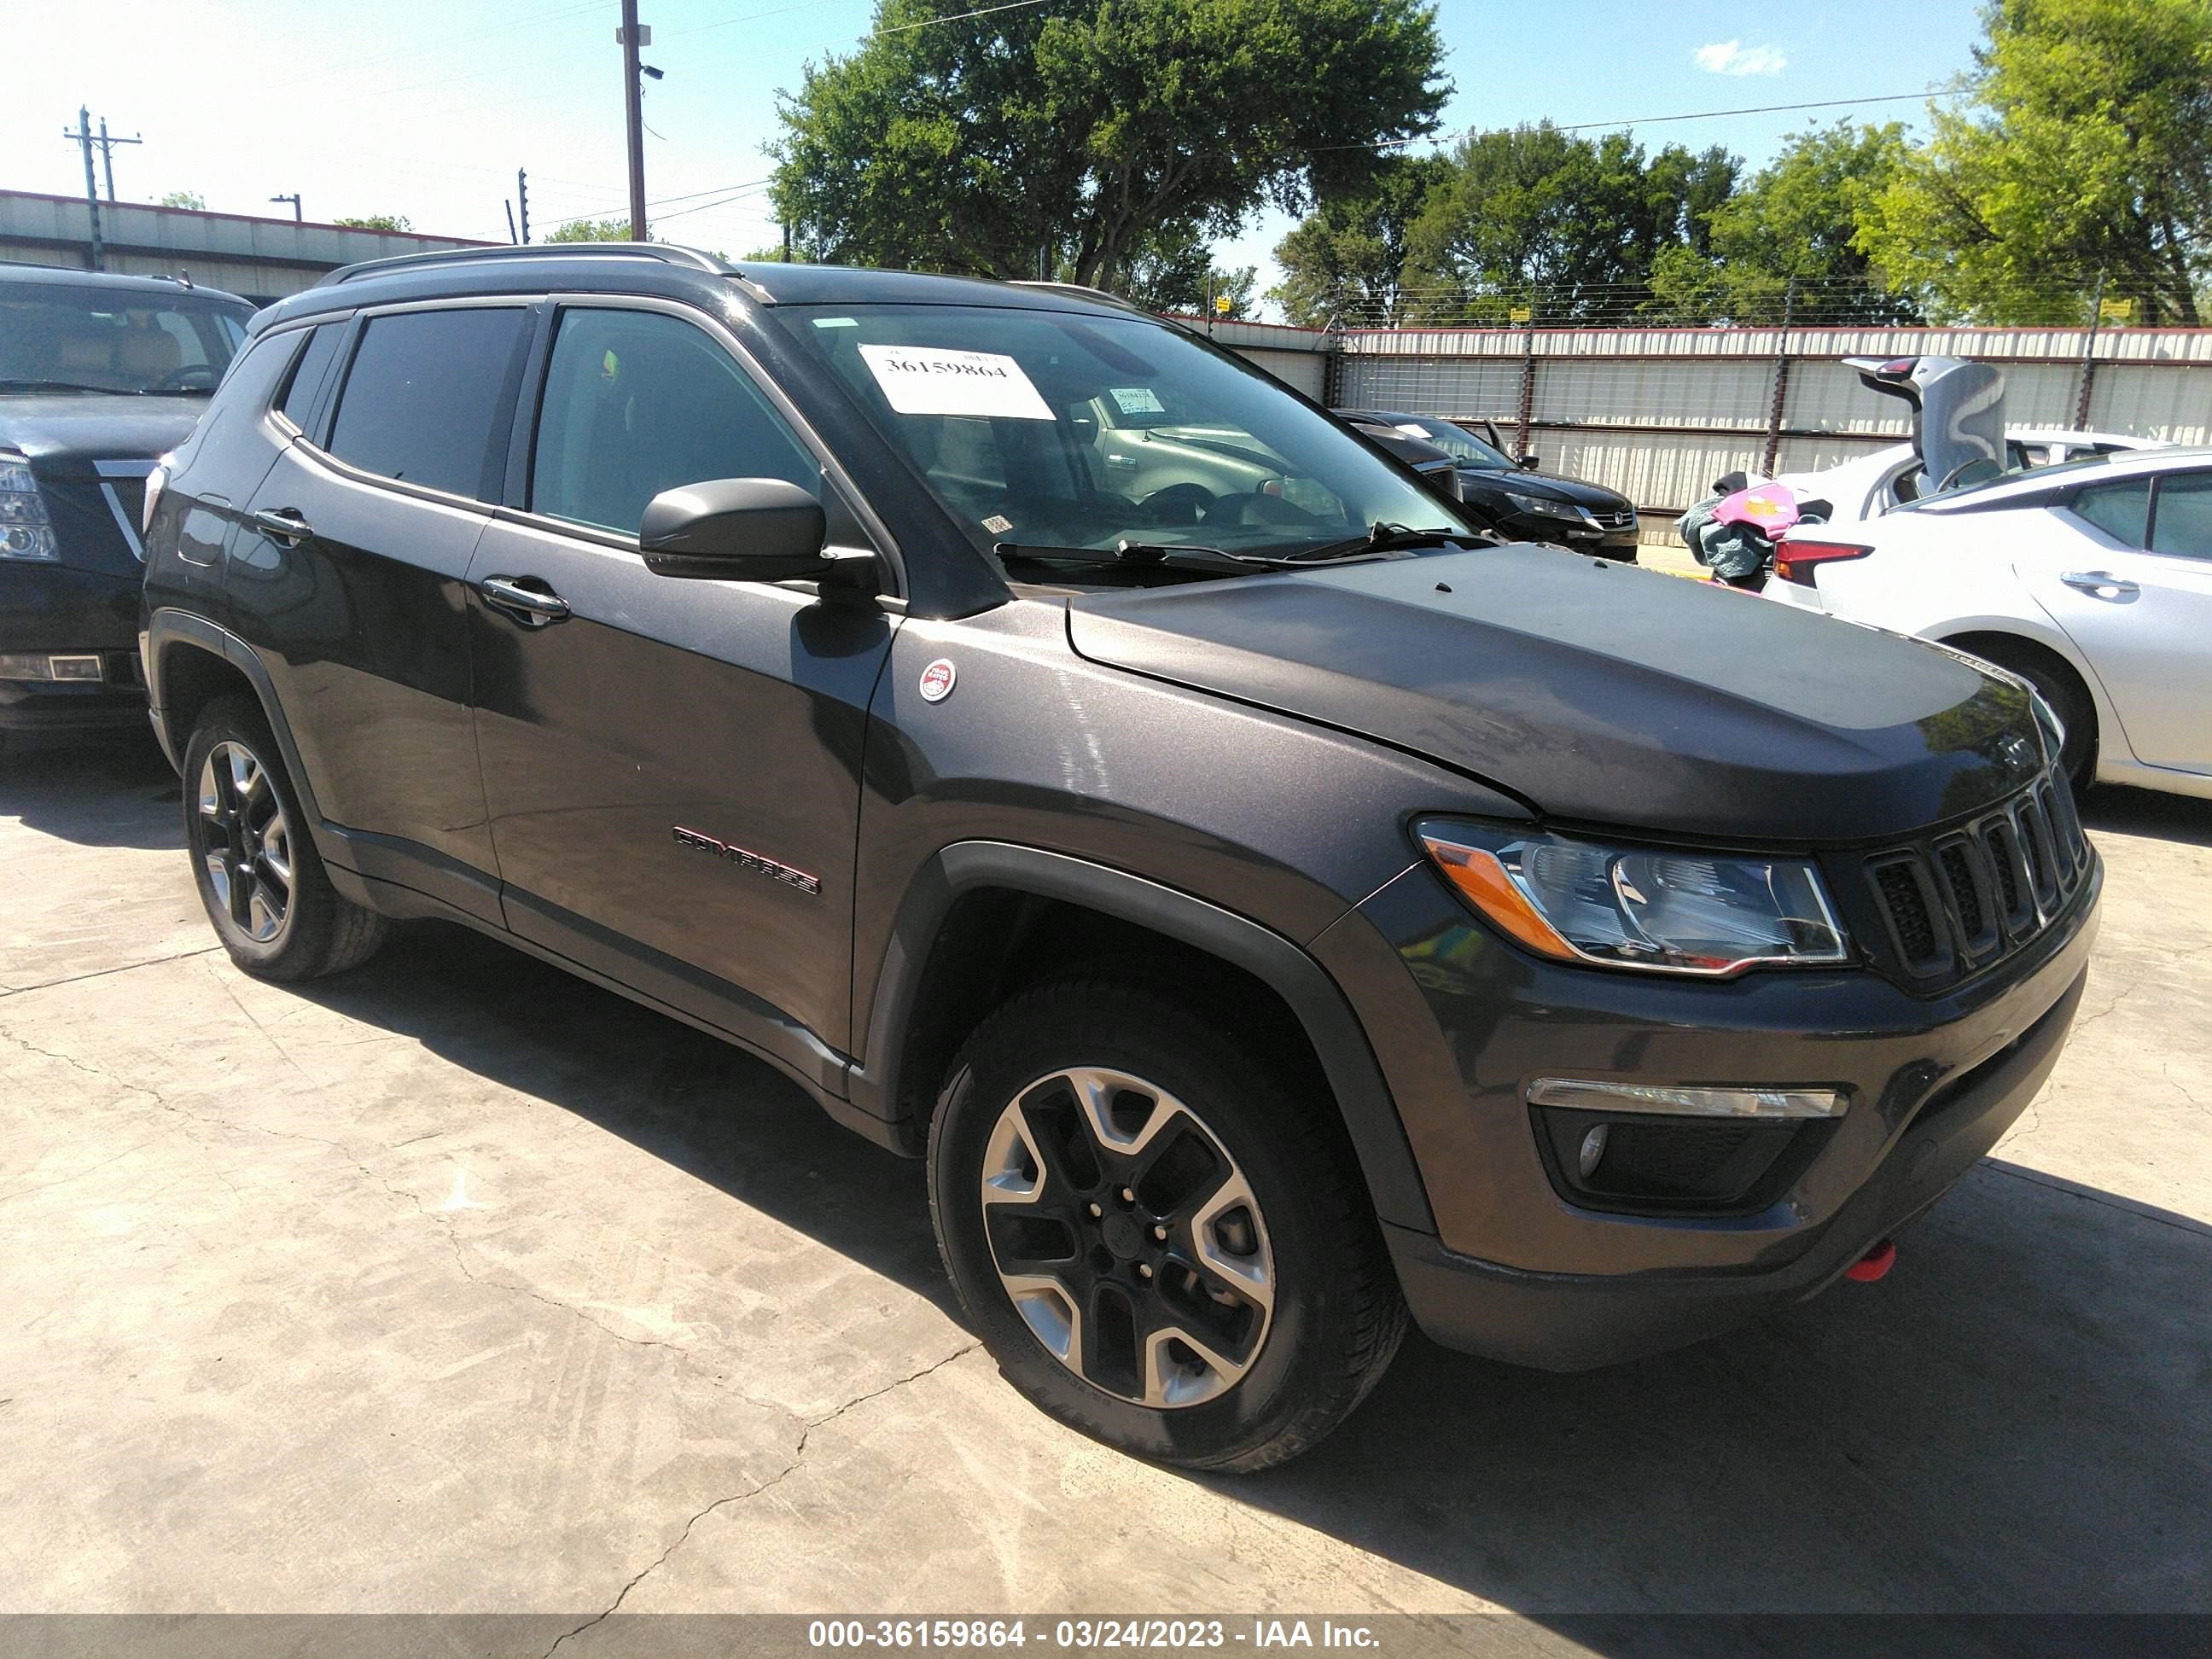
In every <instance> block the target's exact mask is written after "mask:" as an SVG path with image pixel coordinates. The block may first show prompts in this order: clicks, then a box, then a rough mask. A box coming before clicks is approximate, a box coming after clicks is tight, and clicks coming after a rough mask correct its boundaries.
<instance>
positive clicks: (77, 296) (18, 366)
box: [0, 283, 252, 396]
mask: <svg viewBox="0 0 2212 1659" xmlns="http://www.w3.org/2000/svg"><path fill="white" fill-rule="evenodd" d="M251 315H252V313H251V312H249V311H248V310H247V309H246V307H243V306H240V305H234V304H226V303H224V302H222V301H216V300H195V299H192V298H191V297H190V296H189V295H185V294H182V293H179V295H176V296H175V297H173V298H172V297H171V296H170V295H166V294H150V293H143V292H138V291H136V290H131V289H112V288H102V287H98V286H95V285H94V284H92V283H82V284H78V283H6V284H4V285H0V393H11V394H15V395H19V396H20V395H22V394H24V393H36V392H213V391H214V390H215V386H216V381H218V380H221V379H222V372H223V370H224V369H225V368H228V367H229V364H230V359H231V354H232V353H234V352H235V351H236V350H237V349H238V347H239V344H240V342H241V341H243V340H244V339H245V338H246V319H247V318H248V317H249V316H251Z"/></svg>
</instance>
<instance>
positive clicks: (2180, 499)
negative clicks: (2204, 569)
mask: <svg viewBox="0 0 2212 1659" xmlns="http://www.w3.org/2000/svg"><path fill="white" fill-rule="evenodd" d="M2150 550H2151V551H2152V552H2154V553H2171V554H2172V555H2174V556H2176V557H2179V558H2184V559H2212V472H2185V473H2183V474H2182V475H2181V476H2180V477H2177V478H2167V479H2165V480H2163V481H2162V482H2160V484H2159V487H2158V519H2157V521H2156V523H2155V524H2154V526H2153V527H2152V531H2151V539H2150Z"/></svg>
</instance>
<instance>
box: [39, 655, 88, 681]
mask: <svg viewBox="0 0 2212 1659" xmlns="http://www.w3.org/2000/svg"><path fill="white" fill-rule="evenodd" d="M46 671H47V672H49V673H51V674H52V676H53V677H54V678H56V679H58V680H96V679H100V678H102V675H101V673H100V659H99V658H97V657H48V658H47V659H46Z"/></svg>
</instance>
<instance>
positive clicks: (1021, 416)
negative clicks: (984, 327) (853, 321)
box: [860, 345, 1052, 421]
mask: <svg viewBox="0 0 2212 1659" xmlns="http://www.w3.org/2000/svg"><path fill="white" fill-rule="evenodd" d="M860 356H861V357H862V358H863V359H864V360H865V361H866V363H867V365H868V370H869V373H871V374H873V375H874V376H875V377H876V384H877V385H878V386H881V387H883V389H884V397H886V398H889V399H890V405H891V407H892V408H893V409H895V410H897V411H898V412H899V413H900V414H902V415H973V416H982V417H984V418H987V419H1000V420H1012V421H1048V420H1050V419H1051V418H1052V411H1051V410H1049V409H1047V408H1046V407H1045V403H1044V399H1043V398H1040V397H1038V396H1037V389H1036V387H1035V386H1031V385H1030V377H1029V376H1028V375H1026V374H1023V373H1022V366H1021V365H1020V364H1019V363H1018V362H1015V361H1014V360H1013V359H1012V357H1009V356H1006V355H1005V354H1004V353H1002V352H997V351H944V350H940V349H938V348H937V347H935V346H902V345H864V346H862V347H861V348H860Z"/></svg>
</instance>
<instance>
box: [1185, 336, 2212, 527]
mask: <svg viewBox="0 0 2212 1659" xmlns="http://www.w3.org/2000/svg"><path fill="white" fill-rule="evenodd" d="M1232 329H1233V330H1235V331H1236V332H1235V333H1233V334H1232V333H1231V330H1232ZM1248 334H1249V338H1248V337H1246V336H1247V335H1248ZM1220 337H1221V338H1222V341H1223V343H1225V344H1228V345H1231V346H1234V347H1235V348H1236V349H1238V350H1240V351H1243V352H1244V353H1245V354H1246V355H1248V356H1251V357H1253V358H1254V359H1255V361H1258V362H1261V363H1262V365H1263V366H1264V367H1266V368H1269V369H1270V370H1271V371H1273V372H1274V373H1276V374H1281V375H1282V378H1284V379H1285V380H1291V382H1292V384H1294V385H1297V386H1299V387H1300V389H1301V390H1309V389H1310V384H1311V382H1312V381H1313V380H1316V379H1319V378H1321V377H1319V376H1316V375H1315V374H1312V372H1311V370H1310V369H1308V370H1306V371H1305V372H1304V373H1301V374H1285V373H1284V371H1283V369H1282V368H1280V367H1279V362H1283V361H1285V360H1288V359H1289V358H1290V357H1291V354H1293V353H1307V354H1312V355H1313V356H1319V357H1320V358H1322V360H1323V363H1324V365H1325V368H1326V370H1327V374H1326V380H1325V382H1324V384H1325V386H1326V390H1327V394H1328V401H1330V402H1331V403H1334V404H1339V405H1347V404H1348V405H1354V406H1362V407H1366V408H1373V409H1402V410H1409V411H1413V412H1416V413H1419V414H1424V415H1442V416H1448V417H1449V418H1452V419H1455V420H1468V421H1474V420H1489V421H1492V422H1496V424H1497V426H1498V430H1499V432H1500V433H1501V435H1504V437H1505V438H1506V439H1507V441H1508V442H1509V444H1512V443H1515V442H1516V441H1518V442H1519V444H1520V447H1521V448H1522V449H1525V450H1533V451H1534V453H1537V454H1538V455H1539V456H1541V459H1542V462H1543V465H1544V466H1545V468H1546V470H1547V471H1560V472H1567V473H1571V474H1573V475H1574V476H1575V477H1581V478H1588V479H1589V480H1590V481H1592V482H1593V483H1603V484H1607V485H1609V486H1611V487H1612V488H1613V489H1618V490H1620V491H1621V492H1622V493H1623V494H1624V495H1627V496H1629V497H1630V498H1631V499H1632V500H1633V501H1635V502H1636V503H1637V505H1638V507H1643V508H1645V509H1647V510H1650V511H1654V512H1658V511H1665V512H1679V511H1680V510H1681V509H1682V508H1683V507H1686V506H1688V505H1689V504H1690V503H1691V502H1692V501H1697V500H1699V499H1700V498H1701V497H1702V496H1703V495H1705V494H1706V493H1707V486H1708V485H1709V484H1710V483H1711V481H1712V480H1713V479H1715V478H1717V477H1719V476H1720V475H1721V474H1723V473H1724V472H1728V471H1734V470H1735V469H1737V468H1744V469H1747V470H1754V471H1756V470H1760V469H1762V468H1764V467H1765V465H1767V462H1768V458H1769V456H1770V455H1771V457H1772V458H1773V465H1774V467H1775V470H1777V471H1798V470H1809V469H1812V468H1815V467H1820V466H1826V465H1832V464H1834V463H1835V462H1837V461H1839V460H1845V459H1850V457H1852V456H1854V455H1858V454H1863V453H1866V451H1867V449H1868V447H1869V446H1870V445H1876V444H1886V443H1893V442H1896V441H1898V440H1899V439H1901V438H1903V437H1905V436H1906V435H1907V434H1908V431H1909V424H1908V417H1907V413H1906V410H1905V406H1904V405H1903V404H1901V403H1899V402H1898V401H1897V400H1896V399H1894V398H1885V397H1882V396H1881V395H1880V394H1879V393H1876V392H1869V391H1868V390H1867V389H1866V388H1865V387H1863V386H1861V385H1860V384H1859V382H1858V378H1857V375H1856V374H1853V373H1852V372H1851V371H1850V369H1848V368H1844V365H1843V363H1842V362H1841V361H1840V360H1841V359H1843V358H1844V357H1862V356H1863V357H1903V356H1931V355H1943V356H1959V357H1973V358H1978V359H1980V360H1982V361H1984V362H1994V363H1999V364H2002V366H2003V368H2004V371H2005V415H2006V418H2007V420H2008V422H2009V423H2011V424H2013V425H2015V426H2039V427H2060V428H2072V427H2077V426H2080V427H2087V428H2093V429H2096V430H2100V431H2107V432H2121V433H2130V434H2134V435H2138V436H2144V437H2157V438H2165V439H2167V440H2170V441H2173V442H2177V443H2191V444H2203V443H2212V330H2185V329H2106V330H2101V331H2098V332H2097V333H2096V334H2095V335H2094V337H2092V336H2091V333H2090V331H2089V330H2087V328H2073V329H1984V328H1941V329H1929V328H1793V329H1789V330H1783V329H1778V328H1742V329H1733V328H1692V329H1541V328H1540V329H1535V330H1529V329H1525V328H1513V329H1439V330H1425V329H1410V330H1399V331H1353V332H1350V333H1344V334H1338V335H1328V334H1323V333H1320V332H1317V331H1309V330H1303V329H1285V328H1267V329H1264V330H1263V329H1261V328H1259V327H1256V326H1255V325H1223V329H1222V331H1221V335H1220ZM1524 435H1525V441H1522V439H1523V436H1524Z"/></svg>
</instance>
